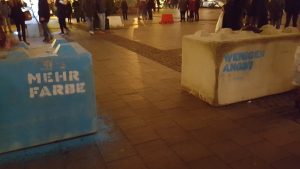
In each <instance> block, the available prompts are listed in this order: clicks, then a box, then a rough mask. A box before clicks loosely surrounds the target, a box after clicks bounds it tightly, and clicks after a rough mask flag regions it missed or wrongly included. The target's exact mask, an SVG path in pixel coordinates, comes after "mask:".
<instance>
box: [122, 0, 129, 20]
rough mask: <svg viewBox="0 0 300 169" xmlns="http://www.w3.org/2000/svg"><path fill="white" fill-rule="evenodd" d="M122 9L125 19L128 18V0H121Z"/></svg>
mask: <svg viewBox="0 0 300 169" xmlns="http://www.w3.org/2000/svg"><path fill="white" fill-rule="evenodd" d="M121 9H122V15H123V19H124V20H127V11H128V5H127V1H126V0H122V2H121Z"/></svg>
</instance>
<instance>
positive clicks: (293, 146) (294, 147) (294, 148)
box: [282, 141, 300, 157]
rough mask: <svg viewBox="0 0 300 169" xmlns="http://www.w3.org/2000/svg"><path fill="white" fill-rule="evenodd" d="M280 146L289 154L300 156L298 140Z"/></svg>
mask: <svg viewBox="0 0 300 169" xmlns="http://www.w3.org/2000/svg"><path fill="white" fill-rule="evenodd" d="M282 148H283V149H285V150H287V151H288V152H290V153H291V154H294V155H297V156H299V157H300V141H297V142H293V143H289V144H286V145H284V146H283V147H282Z"/></svg>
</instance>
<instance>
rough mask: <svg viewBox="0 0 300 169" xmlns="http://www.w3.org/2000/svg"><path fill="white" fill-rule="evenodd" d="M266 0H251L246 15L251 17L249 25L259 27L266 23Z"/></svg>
mask: <svg viewBox="0 0 300 169" xmlns="http://www.w3.org/2000/svg"><path fill="white" fill-rule="evenodd" d="M267 6H268V0H252V3H251V5H250V9H249V13H248V16H249V17H251V25H252V26H253V27H257V28H260V27H262V26H263V25H266V24H268V7H267Z"/></svg>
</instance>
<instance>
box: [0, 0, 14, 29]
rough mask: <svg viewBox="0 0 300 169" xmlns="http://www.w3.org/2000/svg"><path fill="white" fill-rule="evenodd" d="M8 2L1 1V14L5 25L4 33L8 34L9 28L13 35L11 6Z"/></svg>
mask: <svg viewBox="0 0 300 169" xmlns="http://www.w3.org/2000/svg"><path fill="white" fill-rule="evenodd" d="M7 3H8V2H6V1H5V0H2V1H1V9H0V11H1V14H2V23H3V31H4V32H5V33H6V32H7V28H6V27H8V30H9V32H10V33H12V30H11V24H10V14H11V9H10V6H9V5H8V4H7Z"/></svg>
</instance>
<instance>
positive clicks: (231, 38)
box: [184, 25, 300, 43]
mask: <svg viewBox="0 0 300 169" xmlns="http://www.w3.org/2000/svg"><path fill="white" fill-rule="evenodd" d="M291 36H292V37H294V38H300V31H299V30H298V29H297V28H292V27H288V28H286V29H283V30H277V29H275V28H274V27H273V26H271V25H265V26H263V27H262V32H261V33H254V32H252V31H232V30H231V29H228V28H224V29H221V30H220V31H218V32H217V33H208V32H204V31H197V32H196V33H194V34H192V35H186V36H184V39H185V38H187V39H194V40H199V41H202V42H212V43H214V42H217V43H222V42H236V41H251V40H255V39H270V38H285V37H291Z"/></svg>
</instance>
